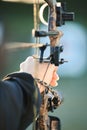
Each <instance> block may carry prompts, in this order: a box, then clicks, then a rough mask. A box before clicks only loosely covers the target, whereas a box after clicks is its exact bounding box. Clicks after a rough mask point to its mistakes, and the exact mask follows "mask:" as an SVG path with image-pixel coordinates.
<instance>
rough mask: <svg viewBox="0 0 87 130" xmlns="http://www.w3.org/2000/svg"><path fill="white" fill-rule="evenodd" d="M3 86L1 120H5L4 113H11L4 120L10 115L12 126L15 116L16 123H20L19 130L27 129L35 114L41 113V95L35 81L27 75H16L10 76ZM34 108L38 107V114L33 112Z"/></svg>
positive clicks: (0, 91)
mask: <svg viewBox="0 0 87 130" xmlns="http://www.w3.org/2000/svg"><path fill="white" fill-rule="evenodd" d="M1 84H2V87H0V93H1V94H0V96H1V98H0V104H3V105H2V107H0V109H1V110H0V114H1V115H2V116H0V118H3V114H2V113H6V114H7V113H9V114H7V115H6V114H5V117H4V118H6V119H8V115H9V116H10V117H11V121H10V124H11V122H12V118H13V115H14V118H15V119H16V123H17V122H19V121H20V125H19V126H18V127H19V128H18V130H20V129H22V128H26V126H27V125H29V124H30V123H31V122H32V120H33V118H34V114H37V113H38V112H39V108H40V102H41V99H40V93H39V90H38V88H37V87H36V84H35V82H34V79H33V78H32V76H31V75H29V74H27V73H14V74H11V75H8V76H7V77H6V78H5V79H4V81H2V82H1ZM35 94H36V95H37V96H36V95H35ZM4 101H5V103H4ZM4 104H5V105H6V106H5V107H4ZM33 106H35V107H36V113H34V111H33ZM1 111H2V112H1ZM6 116H7V117H6ZM15 125H16V124H15ZM10 126H11V125H10ZM20 126H21V128H20ZM11 129H12V128H11ZM12 130H13V129H12Z"/></svg>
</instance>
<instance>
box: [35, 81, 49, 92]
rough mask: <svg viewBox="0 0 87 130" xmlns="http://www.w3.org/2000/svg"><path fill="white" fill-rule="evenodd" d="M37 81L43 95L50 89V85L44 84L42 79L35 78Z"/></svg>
mask: <svg viewBox="0 0 87 130" xmlns="http://www.w3.org/2000/svg"><path fill="white" fill-rule="evenodd" d="M35 81H36V82H37V85H38V88H39V90H40V93H42V92H43V91H44V90H45V89H46V88H48V87H49V85H48V84H47V83H46V82H43V81H41V80H40V79H37V78H35Z"/></svg>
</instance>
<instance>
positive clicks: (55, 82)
mask: <svg viewBox="0 0 87 130" xmlns="http://www.w3.org/2000/svg"><path fill="white" fill-rule="evenodd" d="M58 80H59V76H58V74H57V72H56V71H54V72H53V76H52V80H51V82H50V85H51V86H52V87H53V86H54V87H56V86H57V85H58V82H57V81H58Z"/></svg>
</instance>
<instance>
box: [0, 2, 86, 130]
mask: <svg viewBox="0 0 87 130" xmlns="http://www.w3.org/2000/svg"><path fill="white" fill-rule="evenodd" d="M66 2H67V10H68V11H73V12H75V20H74V22H66V24H65V25H64V26H62V27H59V29H60V30H61V29H62V30H63V33H64V37H63V40H62V39H61V42H62V43H63V44H64V48H65V51H64V54H63V57H64V58H65V59H66V60H69V62H68V63H67V64H65V65H62V66H60V68H59V76H60V81H59V85H58V87H57V88H56V89H57V90H59V91H61V92H62V94H63V97H64V102H63V104H62V105H61V106H60V107H59V108H58V109H56V110H55V111H54V113H50V115H55V116H58V117H59V118H60V119H61V127H62V130H87V101H86V98H87V59H86V54H87V44H86V42H87V16H86V13H87V2H86V0H83V1H79V0H73V1H71V0H66ZM0 20H1V23H3V29H4V31H5V33H4V42H6V43H9V42H28V43H29V42H34V38H32V29H33V26H34V25H33V5H32V4H24V3H8V2H2V1H0ZM68 43H69V44H68ZM33 53H34V49H31V48H29V49H18V50H14V51H13V50H9V52H6V61H7V62H6V67H5V69H4V70H3V71H2V73H1V74H0V76H1V77H0V78H2V77H3V76H5V75H6V74H8V73H11V72H13V71H18V70H19V64H20V63H21V62H22V61H23V60H25V58H26V57H27V56H29V55H32V54H33ZM0 62H1V61H0ZM28 130H31V127H29V128H28Z"/></svg>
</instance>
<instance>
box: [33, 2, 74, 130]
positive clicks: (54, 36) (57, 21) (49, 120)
mask: <svg viewBox="0 0 87 130" xmlns="http://www.w3.org/2000/svg"><path fill="white" fill-rule="evenodd" d="M44 1H45V5H44V6H43V5H42V6H43V7H41V8H40V17H42V16H43V14H41V13H43V10H44V9H43V8H45V7H46V6H48V32H46V31H40V30H39V26H38V22H39V19H38V18H37V17H38V13H37V12H38V11H36V10H35V6H37V7H38V8H39V5H38V4H36V5H35V4H34V17H36V19H35V20H34V21H35V26H34V28H35V31H34V36H35V37H36V39H39V38H40V37H46V36H48V37H49V40H50V45H49V46H50V55H49V57H48V58H44V51H45V49H46V47H47V46H48V45H47V44H46V45H43V46H42V47H40V51H41V54H40V58H39V61H40V62H48V63H52V64H55V65H56V66H59V65H60V64H63V63H64V62H65V61H64V59H61V60H60V58H59V55H60V53H61V52H62V51H63V46H60V45H59V41H60V38H61V36H62V35H63V33H62V32H61V31H59V30H57V26H62V25H63V24H65V21H72V20H73V19H74V13H73V12H66V5H65V2H62V3H61V2H56V0H44ZM37 19H38V20H37ZM42 19H43V21H44V18H43V17H42ZM36 20H37V24H36ZM41 21H42V20H41ZM36 41H37V40H36ZM45 87H46V90H45V92H44V93H43V95H42V104H41V108H40V114H39V117H38V118H37V119H36V120H35V122H36V123H35V126H34V128H33V130H60V120H59V118H57V117H53V116H49V115H48V111H53V109H56V108H57V107H58V106H59V105H60V104H61V102H62V101H63V98H62V97H61V95H60V93H59V92H57V91H54V90H53V89H52V88H50V86H46V85H45Z"/></svg>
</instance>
